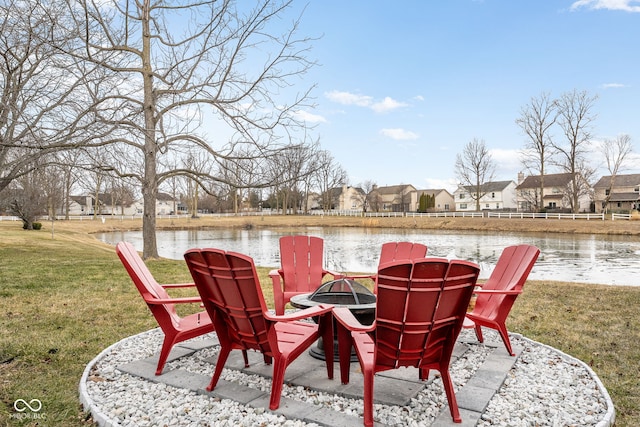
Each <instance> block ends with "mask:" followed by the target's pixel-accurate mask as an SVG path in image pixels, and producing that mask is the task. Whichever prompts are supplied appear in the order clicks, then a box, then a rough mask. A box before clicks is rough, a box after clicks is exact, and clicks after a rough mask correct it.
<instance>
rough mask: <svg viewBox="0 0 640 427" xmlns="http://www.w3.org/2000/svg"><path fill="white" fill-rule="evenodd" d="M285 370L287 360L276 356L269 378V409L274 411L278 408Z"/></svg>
mask: <svg viewBox="0 0 640 427" xmlns="http://www.w3.org/2000/svg"><path fill="white" fill-rule="evenodd" d="M286 369H287V359H285V358H284V357H279V356H276V357H274V361H273V375H272V377H271V399H270V400H269V409H271V410H272V411H275V410H276V409H278V407H279V406H280V396H281V395H282V387H283V384H284V371H285V370H286Z"/></svg>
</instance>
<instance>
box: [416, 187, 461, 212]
mask: <svg viewBox="0 0 640 427" xmlns="http://www.w3.org/2000/svg"><path fill="white" fill-rule="evenodd" d="M423 194H426V195H427V196H430V197H433V198H434V199H435V205H434V207H433V208H431V209H430V210H433V211H434V212H450V211H453V209H454V207H455V200H454V198H453V194H451V193H449V192H448V191H447V190H445V189H429V190H418V203H419V201H420V197H422V195H423Z"/></svg>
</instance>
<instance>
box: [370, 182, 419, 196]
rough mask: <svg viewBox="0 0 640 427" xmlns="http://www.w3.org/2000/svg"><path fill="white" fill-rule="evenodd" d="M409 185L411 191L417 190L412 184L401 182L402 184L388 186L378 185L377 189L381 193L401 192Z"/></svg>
mask: <svg viewBox="0 0 640 427" xmlns="http://www.w3.org/2000/svg"><path fill="white" fill-rule="evenodd" d="M407 187H410V188H409V191H415V190H416V188H415V187H414V186H413V185H411V184H400V185H390V186H388V187H378V188H376V191H377V192H378V193H379V194H400V193H401V192H403V191H405V190H406V189H407Z"/></svg>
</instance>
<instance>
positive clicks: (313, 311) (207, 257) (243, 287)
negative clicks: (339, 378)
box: [184, 249, 333, 410]
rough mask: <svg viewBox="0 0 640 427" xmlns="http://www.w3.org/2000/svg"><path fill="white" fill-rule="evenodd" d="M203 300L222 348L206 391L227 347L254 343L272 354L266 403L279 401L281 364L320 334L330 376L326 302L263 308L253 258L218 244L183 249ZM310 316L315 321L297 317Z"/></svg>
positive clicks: (330, 330) (212, 385) (214, 381)
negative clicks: (273, 310)
mask: <svg viewBox="0 0 640 427" xmlns="http://www.w3.org/2000/svg"><path fill="white" fill-rule="evenodd" d="M184 257H185V260H186V261H187V265H188V266H189V270H190V271H191V275H192V276H193V279H194V281H195V283H196V287H197V288H198V292H199V293H200V296H201V297H202V302H203V303H204V306H205V308H206V309H207V311H208V313H209V316H211V318H212V319H213V323H214V325H215V327H216V333H217V334H218V339H219V341H220V347H221V349H220V353H219V355H218V360H217V362H216V368H215V372H214V374H213V377H212V379H211V383H210V384H209V386H208V387H207V390H208V391H211V390H213V389H214V388H215V386H216V384H217V383H218V379H219V378H220V374H221V373H222V368H223V367H224V364H225V362H226V360H227V358H228V356H229V353H230V352H231V350H234V349H241V350H245V351H246V350H248V349H253V350H257V351H260V352H261V353H262V354H263V355H264V360H265V363H267V364H269V363H271V361H272V359H273V377H272V383H271V400H270V402H269V408H270V409H272V410H273V409H277V408H278V407H279V406H280V395H281V394H282V386H283V381H284V373H285V369H286V367H287V366H289V364H290V363H291V362H293V361H294V360H295V359H296V358H297V357H298V356H300V354H302V353H303V352H304V351H305V350H306V349H307V348H309V347H310V346H311V345H312V344H313V343H314V342H316V340H317V339H318V338H320V337H321V336H322V338H323V340H324V342H325V343H326V344H325V347H326V348H325V350H326V364H327V375H328V376H329V378H333V324H332V323H333V322H332V316H331V308H332V306H330V305H324V306H321V305H318V306H315V307H311V308H309V309H306V310H301V311H297V312H295V313H292V314H289V315H283V316H278V315H272V314H270V313H269V311H268V310H267V306H266V304H265V302H264V297H263V295H262V289H261V288H260V282H259V280H258V275H257V273H256V269H255V266H254V263H253V259H251V258H250V257H248V256H246V255H242V254H238V253H233V252H225V251H222V250H219V249H191V250H188V251H187V252H186V253H185V254H184ZM311 316H314V317H315V316H317V317H318V323H317V324H316V323H313V322H299V321H298V320H301V319H305V318H308V317H311Z"/></svg>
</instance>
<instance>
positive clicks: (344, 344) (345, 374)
mask: <svg viewBox="0 0 640 427" xmlns="http://www.w3.org/2000/svg"><path fill="white" fill-rule="evenodd" d="M337 328H338V359H339V362H340V382H341V383H342V384H349V369H350V367H351V348H352V346H353V341H352V339H351V332H350V331H349V330H348V329H347V328H345V327H343V326H342V325H337ZM325 353H326V352H325Z"/></svg>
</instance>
